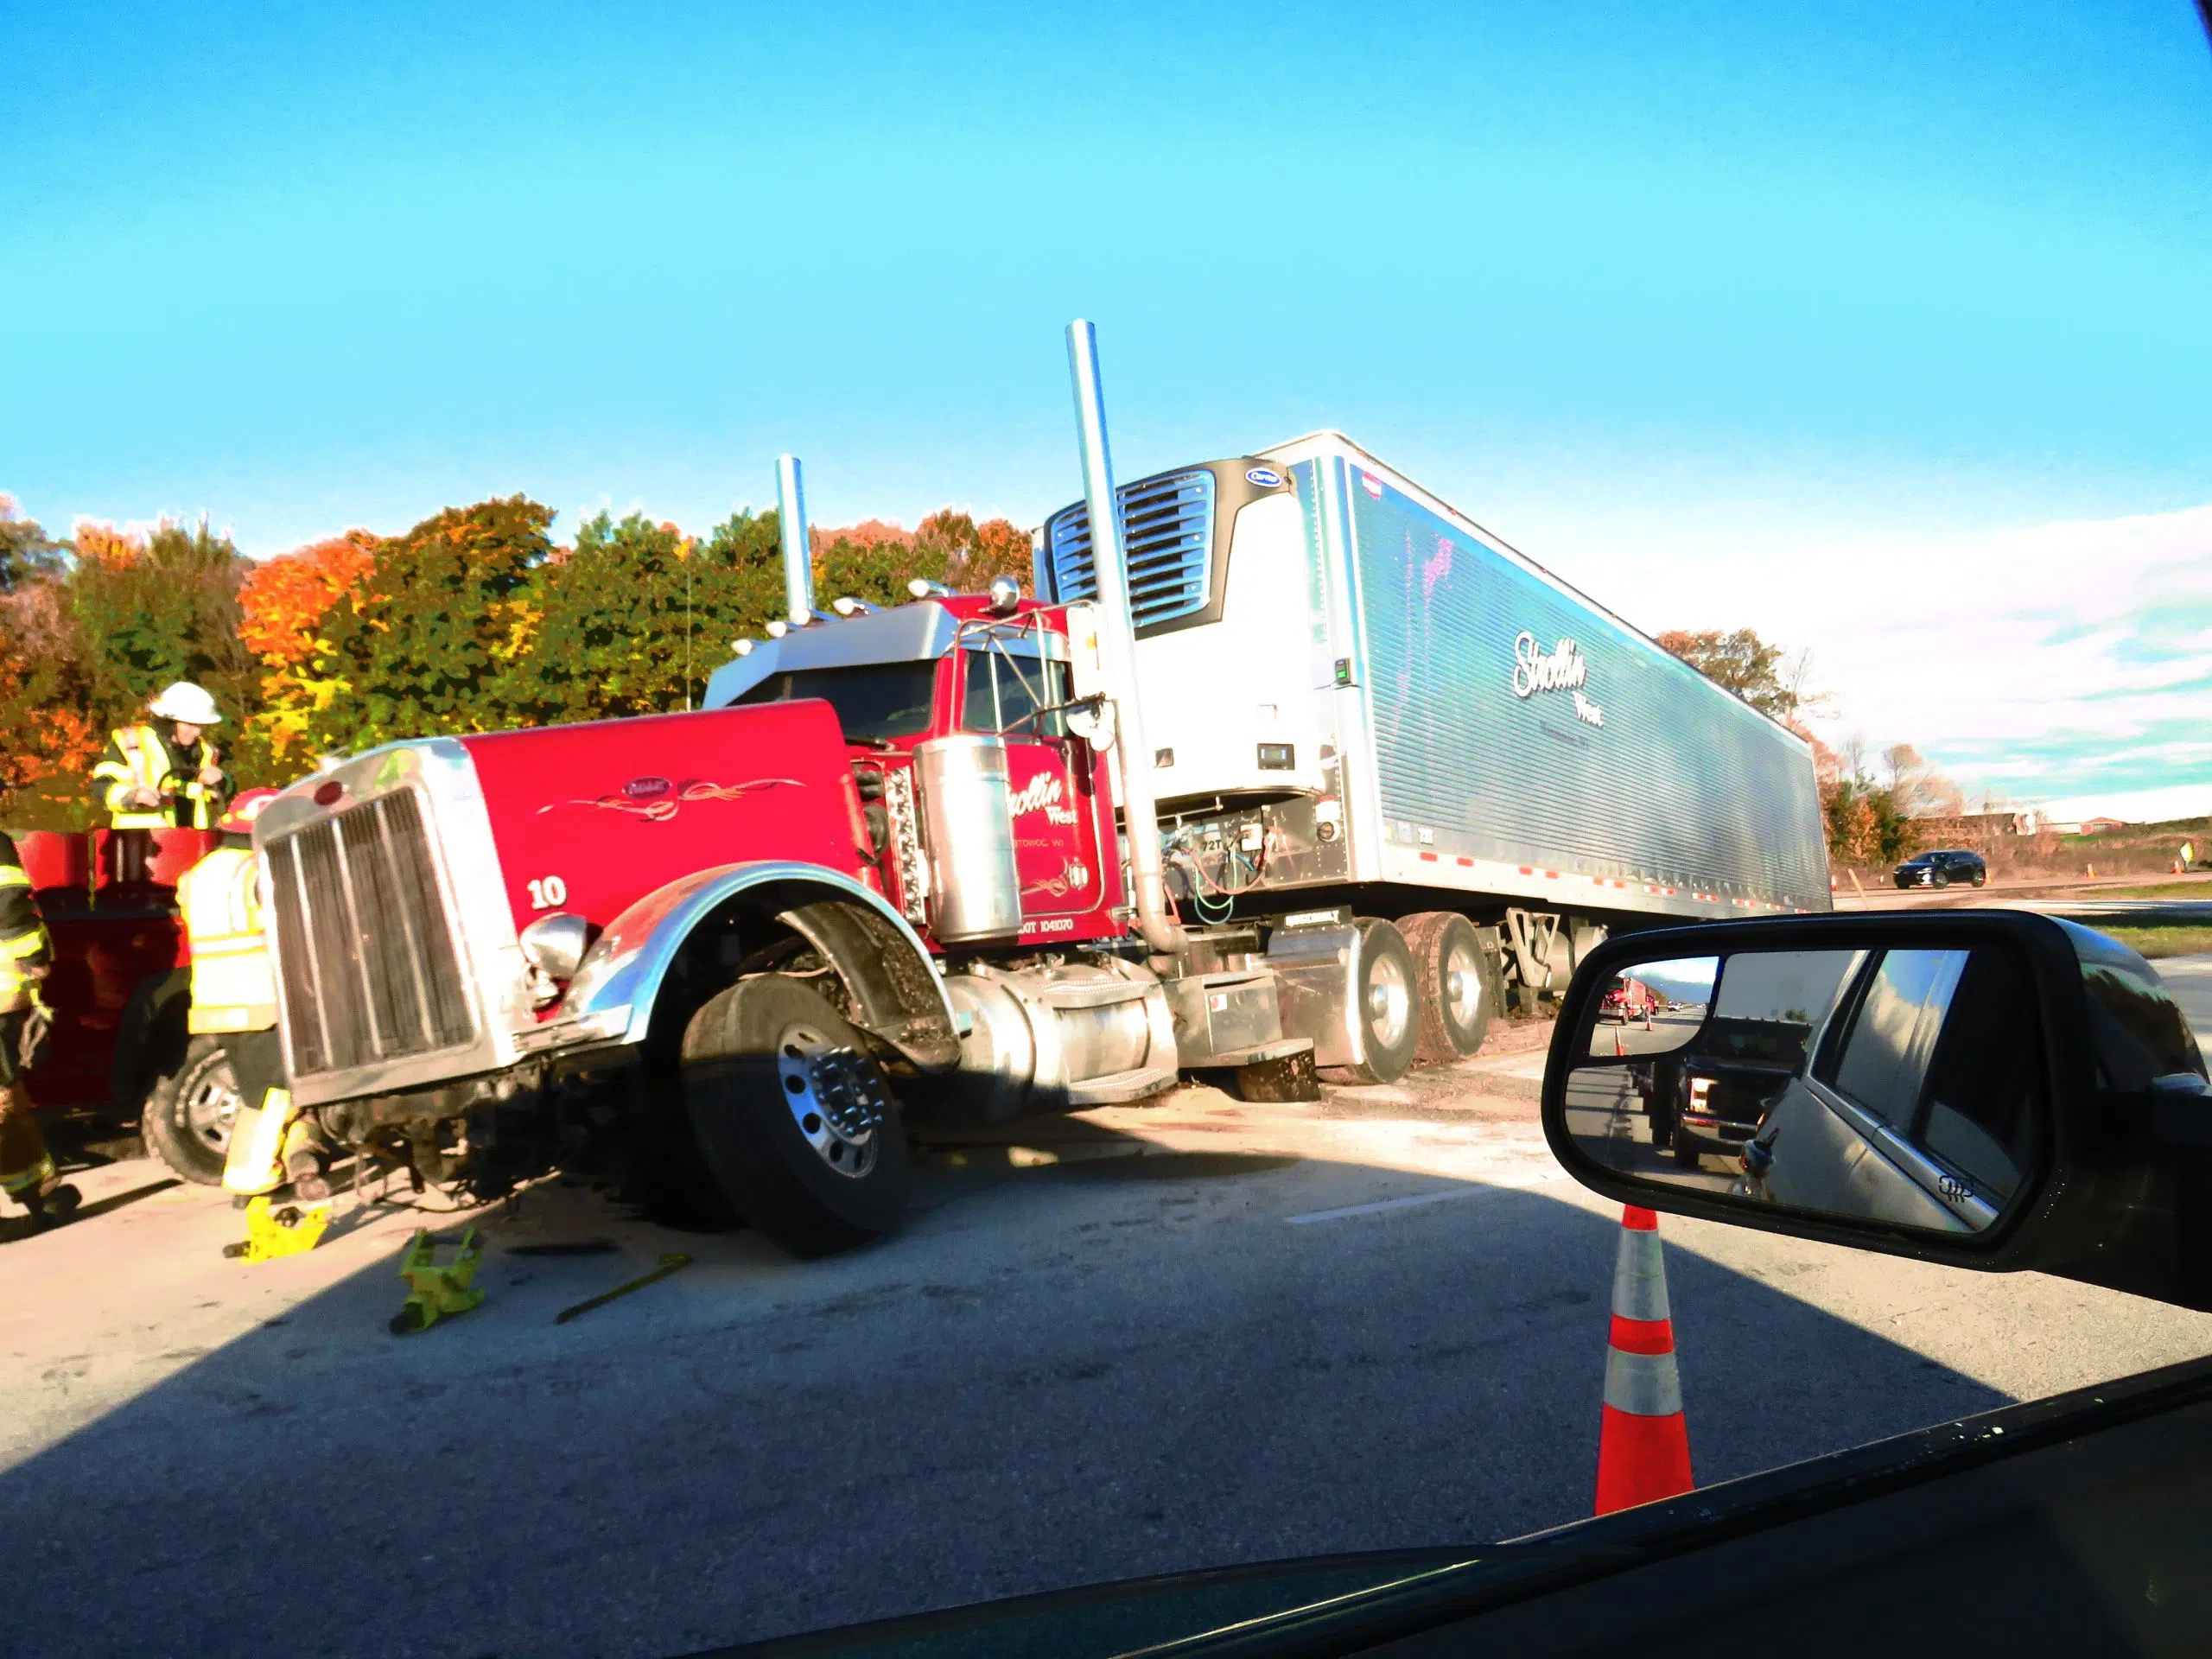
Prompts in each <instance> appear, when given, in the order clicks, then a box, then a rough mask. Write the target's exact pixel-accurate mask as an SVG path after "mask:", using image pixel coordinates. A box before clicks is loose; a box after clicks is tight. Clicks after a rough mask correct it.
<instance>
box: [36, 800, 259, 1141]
mask: <svg viewBox="0 0 2212 1659" xmlns="http://www.w3.org/2000/svg"><path fill="white" fill-rule="evenodd" d="M218 840H219V837H218V836H214V835H213V834H210V833H208V832H207V831H203V830H198V829H154V830H144V829H124V830H107V829H96V830H93V831H92V832H90V833H89V834H63V833H57V832H54V831H48V830H33V831H28V832H19V833H17V834H16V836H15V842H16V850H17V851H18V853H19V854H20V855H22V861H23V870H24V873H25V874H27V875H29V877H30V880H31V888H32V892H33V894H34V896H35V899H37V902H38V906H39V910H40V912H41V914H42V915H43V916H44V917H45V918H46V925H47V929H48V932H49V933H50V934H51V935H52V936H53V939H54V968H53V970H52V972H51V974H50V975H49V976H48V980H47V982H46V985H45V987H44V995H45V997H46V999H47V1001H48V1004H49V1005H50V1006H51V1007H53V1009H54V1016H55V1018H54V1041H53V1047H52V1051H51V1052H50V1053H49V1055H48V1058H47V1059H46V1061H45V1063H44V1064H43V1065H41V1066H40V1067H39V1069H38V1070H37V1071H35V1072H33V1073H32V1074H31V1075H30V1077H29V1079H28V1081H29V1085H30V1091H31V1098H32V1100H33V1102H34V1103H35V1104H36V1106H37V1108H38V1109H39V1112H40V1114H41V1116H43V1117H46V1118H48V1119H50V1120H54V1121H55V1122H67V1123H71V1124H73V1125H76V1126H79V1127H81V1128H86V1129H88V1130H90V1131H92V1132H93V1133H100V1132H114V1131H119V1130H121V1129H123V1128H126V1127H128V1126H129V1125H130V1123H131V1122H133V1121H134V1120H137V1121H138V1122H140V1124H141V1127H142V1128H143V1131H144V1135H145V1139H146V1144H147V1147H148V1148H149V1150H150V1151H151V1152H153V1153H154V1154H156V1156H158V1157H160V1158H161V1159H162V1160H163V1161H165V1162H166V1163H168V1165H169V1166H170V1167H172V1168H173V1169H175V1171H176V1172H177V1173H179V1174H181V1175H183V1176H186V1177H187V1178H188V1179H192V1180H195V1181H214V1180H218V1179H220V1178H221V1175H222V1171H223V1148H224V1145H225V1143H226V1140H227V1138H228V1136H229V1134H230V1125H231V1118H232V1115H233V1114H234V1113H235V1111H236V1110H237V1104H238V1103H237V1100H236V1097H235V1096H234V1095H233V1093H232V1090H231V1087H230V1081H229V1077H228V1072H227V1070H226V1069H224V1068H222V1067H220V1066H219V1065H213V1064H211V1059H212V1058H213V1048H212V1046H210V1045H202V1046H200V1050H199V1052H195V1053H194V1054H193V1055H192V1056H191V1058H192V1059H193V1060H194V1061H196V1062H197V1065H196V1067H195V1066H190V1065H188V1039H187V1037H186V1034H185V1012H186V1009H187V1007H188V1003H189V997H190V992H191V967H190V963H191V957H190V952H189V950H188V946H187V944H186V941H185V938H184V930H183V928H182V927H181V925H179V923H178V920H177V913H176V884H177V880H178V878H179V877H180V876H181V875H182V874H184V872H185V871H186V870H188V869H189V868H191V867H192V866H193V865H194V863H196V862H197V861H199V859H200V856H201V855H203V854H205V853H206V852H207V849H209V848H211V847H213V845H214V844H215V843H216V842H217V841H218ZM188 1073H190V1075H188Z"/></svg>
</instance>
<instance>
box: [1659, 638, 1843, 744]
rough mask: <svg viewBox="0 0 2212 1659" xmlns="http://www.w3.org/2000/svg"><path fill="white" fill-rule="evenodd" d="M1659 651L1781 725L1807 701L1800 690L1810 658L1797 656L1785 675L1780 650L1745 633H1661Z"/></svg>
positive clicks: (1779, 647)
mask: <svg viewBox="0 0 2212 1659" xmlns="http://www.w3.org/2000/svg"><path fill="white" fill-rule="evenodd" d="M1658 643H1659V645H1660V648H1661V649H1662V650H1663V651H1666V652H1670V653H1672V654H1673V655H1675V656H1676V657H1679V658H1681V659H1682V660H1683V661H1684V662H1686V663H1688V664H1689V665H1690V666H1691V667H1692V668H1694V669H1695V670H1697V671H1698V672H1699V673H1700V674H1702V675H1704V676H1705V677H1706V678H1707V679H1708V680H1711V681H1712V682H1713V683H1714V684H1715V685H1718V686H1722V687H1725V688H1726V690H1730V691H1732V692H1734V693H1735V694H1736V695H1737V696H1739V697H1741V698H1742V699H1743V700H1744V701H1745V702H1748V703H1750V704H1751V707H1752V708H1754V709H1758V711H1759V712H1760V713H1761V714H1763V715H1773V716H1774V718H1775V719H1777V720H1782V721H1787V720H1789V718H1790V717H1791V716H1793V715H1796V713H1797V712H1798V711H1799V710H1800V709H1802V708H1804V707H1805V706H1806V705H1807V704H1808V702H1811V701H1812V699H1811V698H1809V697H1808V696H1807V695H1806V691H1805V687H1804V685H1803V683H1802V682H1803V678H1804V671H1805V670H1806V669H1807V668H1808V667H1809V664H1810V659H1809V658H1803V657H1801V658H1799V661H1798V664H1796V667H1797V669H1798V671H1797V672H1796V673H1791V672H1789V671H1788V668H1787V667H1786V666H1785V664H1784V663H1783V656H1784V652H1783V648H1782V647H1781V646H1780V645H1769V644H1767V643H1766V641H1765V640H1764V639H1760V638H1759V637H1758V634H1756V633H1754V632H1751V629H1749V628H1738V629H1735V630H1734V631H1733V632H1721V631H1720V630H1719V629H1717V628H1715V629H1707V630H1706V631H1705V632H1699V633H1688V632H1682V631H1681V630H1680V629H1676V630H1674V631H1672V632H1667V633H1662V634H1661V635H1660V636H1659V640H1658Z"/></svg>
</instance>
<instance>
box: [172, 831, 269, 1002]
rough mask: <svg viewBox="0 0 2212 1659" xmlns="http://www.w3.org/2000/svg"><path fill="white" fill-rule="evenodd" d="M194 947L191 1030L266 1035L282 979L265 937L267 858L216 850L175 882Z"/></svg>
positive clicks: (249, 851)
mask: <svg viewBox="0 0 2212 1659" xmlns="http://www.w3.org/2000/svg"><path fill="white" fill-rule="evenodd" d="M176 898H177V903H178V905H179V906H181V908H182V909H183V911H184V931H185V937H186V938H188V939H190V940H191V942H192V1013H191V1014H190V1015H189V1017H188V1019H187V1020H186V1022H185V1023H186V1027H187V1028H188V1029H189V1030H191V1031H193V1032H195V1033H196V1032H203V1031H207V1032H223V1031H265V1030H267V1029H268V1028H269V1027H271V1026H273V1025H275V1024H276V1023H277V980H276V976H275V975H274V974H273V973H272V972H271V970H270V965H269V944H268V941H267V940H266V939H265V938H263V937H262V931H261V855H259V854H258V853H257V852H255V851H253V850H252V849H251V848H247V847H218V848H217V849H215V850H214V851H213V852H212V853H210V854H208V855H207V857H205V858H203V859H201V860H200V861H199V862H198V863H197V864H195V865H194V866H193V867H192V868H190V869H188V870H187V871H186V872H185V873H184V878H183V880H181V881H179V882H178V883H177V888H176Z"/></svg>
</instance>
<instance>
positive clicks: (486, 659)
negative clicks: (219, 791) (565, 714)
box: [311, 495, 553, 750]
mask: <svg viewBox="0 0 2212 1659" xmlns="http://www.w3.org/2000/svg"><path fill="white" fill-rule="evenodd" d="M552 522H553V512H552V510H551V509H550V508H549V507H543V506H540V505H538V504H537V502H535V501H531V500H529V499H526V498H524V497H523V496H519V495H513V496H508V497H505V499H495V500H490V501H480V502H478V503H477V504H476V505H474V506H468V507H448V508H447V509H446V510H445V511H444V512H441V513H439V514H437V515H436V516H435V518H426V519H424V520H423V522H422V523H421V524H417V525H416V526H415V527H414V529H412V530H410V531H408V532H407V533H406V534H405V535H404V536H394V537H388V538H386V539H385V540H384V541H382V542H379V543H378V544H377V548H376V563H375V568H374V569H373V571H372V573H371V574H370V575H369V576H368V578H367V581H366V583H365V588H364V590H363V591H361V592H359V593H358V594H351V595H348V596H347V597H346V599H344V600H342V601H340V603H339V604H338V605H337V606H335V607H333V609H332V612H331V613H330V615H329V617H328V618H327V620H326V626H327V635H326V638H327V639H328V641H329V653H328V660H327V662H326V663H323V664H319V665H318V666H319V667H320V668H321V669H322V670H323V671H326V672H327V673H328V674H329V675H330V676H331V677H334V679H336V680H337V681H338V682H339V683H340V692H339V694H338V695H337V696H334V698H333V699H332V701H331V703H330V706H329V708H328V709H326V710H324V711H322V713H321V715H319V716H318V718H317V720H316V721H315V724H314V726H313V727H312V728H311V731H312V734H313V736H314V738H315V741H316V744H317V747H320V748H321V749H324V750H329V749H339V750H358V749H364V748H369V747H374V746H375V745H377V744H378V743H387V742H390V741H392V740H393V739H395V738H402V737H429V736H435V735H440V734H458V733H463V732H485V731H497V730H499V729H501V728H505V727H509V726H515V725H519V724H522V723H524V722H526V721H529V720H530V719H531V718H532V717H533V715H534V714H535V709H534V707H533V700H532V698H531V696H530V695H529V685H528V676H527V674H526V673H525V672H524V671H522V670H521V669H519V668H518V664H521V663H522V662H523V661H524V659H525V658H527V657H528V655H529V653H530V650H531V644H532V641H533V639H534V638H535V635H536V631H537V621H538V612H537V609H536V608H535V607H533V605H532V603H531V597H532V595H531V588H532V585H533V579H534V578H535V577H536V575H537V572H538V571H539V569H540V568H541V567H542V566H543V565H544V564H545V563H546V562H547V560H548V559H549V558H550V556H551V554H552V552H553V543H552V540H551V538H550V537H549V536H548V534H547V531H548V530H549V528H550V525H551V524H552Z"/></svg>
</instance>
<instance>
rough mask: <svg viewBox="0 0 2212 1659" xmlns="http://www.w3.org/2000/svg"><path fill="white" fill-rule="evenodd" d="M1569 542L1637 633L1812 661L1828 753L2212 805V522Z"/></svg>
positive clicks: (1574, 576)
mask: <svg viewBox="0 0 2212 1659" xmlns="http://www.w3.org/2000/svg"><path fill="white" fill-rule="evenodd" d="M1567 529H1568V531H1569V534H1568V537H1567V540H1568V542H1569V543H1570V545H1569V547H1568V548H1567V549H1566V550H1563V551H1562V554H1561V556H1560V557H1559V558H1558V563H1557V566H1556V568H1558V569H1560V571H1561V573H1562V574H1563V575H1568V576H1569V578H1570V579H1571V580H1573V581H1575V582H1578V583H1579V584H1580V585H1583V586H1586V588H1588V589H1589V590H1590V591H1591V592H1592V593H1593V594H1596V595H1598V596H1599V597H1600V598H1602V599H1605V600H1607V601H1608V602H1611V603H1613V604H1615V605H1616V606H1617V607H1618V608H1619V609H1620V610H1622V612H1623V613H1624V614H1626V615H1628V616H1630V617H1631V618H1632V619H1634V620H1637V622H1638V623H1639V624H1641V625H1642V626H1647V627H1649V628H1652V629H1653V630H1655V631H1656V630H1658V629H1661V628H1665V627H1670V626H1676V627H1735V626H1750V627H1752V628H1755V629H1757V630H1758V632H1759V633H1760V634H1761V635H1762V636H1763V637H1764V638H1766V639H1770V640H1775V641H1780V642H1783V643H1784V644H1786V645H1789V646H1790V647H1792V648H1793V649H1794V648H1796V647H1799V646H1809V647H1810V648H1811V650H1812V652H1813V656H1814V671H1813V676H1812V680H1813V683H1814V684H1815V686H1816V687H1821V688H1825V689H1827V690H1829V691H1831V692H1832V693H1833V694H1834V703H1833V705H1832V706H1831V707H1830V708H1829V709H1827V711H1826V713H1825V714H1824V715H1821V716H1819V717H1818V718H1816V720H1815V725H1816V726H1817V727H1818V728H1821V731H1822V734H1823V735H1825V736H1827V737H1828V738H1829V739H1830V741H1840V739H1841V738H1843V737H1845V736H1847V735H1849V734H1859V735H1863V736H1864V737H1865V738H1866V741H1867V743H1868V746H1869V747H1870V748H1871V749H1872V750H1875V751H1878V750H1879V749H1880V748H1882V747H1885V746H1886V745H1888V744H1891V743H1895V742H1910V743H1912V744H1914V745H1915V746H1916V747H1918V748H1919V749H1920V750H1921V751H1922V752H1923V753H1926V754H1928V755H1929V756H1930V757H1931V758H1933V759H1936V760H1937V761H1938V763H1939V764H1947V765H1948V766H1950V767H1951V768H1952V769H1953V770H1954V772H1955V775H1956V777H1957V780H1958V781H1959V782H1960V783H1961V785H1965V786H1966V787H1967V791H1968V792H1969V793H1970V794H1973V793H1976V792H1979V791H1980V790H1982V789H1985V788H1988V787H1992V786H1994V787H1998V788H2001V789H2002V790H2004V791H2005V792H2007V793H2009V794H2012V795H2013V796H2015V797H2018V798H2034V797H2037V796H2056V795H2061V794H2078V793H2082V792H2084V791H2093V790H2095V789H2097V788H2098V787H2099V786H2100V785H2101V784H2104V783H2106V782H2107V780H2110V781H2111V782H2112V783H2113V785H2114V786H2115V787H2118V786H2120V782H2121V780H2120V779H2119V778H2118V777H2117V776H2116V775H2115V769H2119V770H2123V771H2124V770H2129V769H2132V770H2133V772H2135V774H2136V777H2135V779H2133V781H2134V782H2136V783H2138V784H2143V783H2147V782H2149V781H2151V780H2152V778H2154V777H2156V775H2157V773H2158V770H2159V769H2160V768H2171V770H2172V771H2173V772H2175V773H2176V774H2177V775H2175V776H2174V777H2173V779H2172V781H2173V783H2175V784H2182V783H2185V782H2186V783H2196V782H2202V783H2204V784H2206V785H2212V742H2206V743H2190V742H2183V741H2176V739H2177V735H2178V734H2177V730H2176V728H2177V726H2180V727H2182V728H2184V729H2186V728H2188V727H2192V726H2193V727H2197V728H2199V729H2202V726H2201V722H2203V721H2205V720H2206V718H2207V715H2208V714H2212V708H2208V701H2209V700H2208V696H2207V695H2206V693H2205V691H2204V690H2202V689H2201V688H2202V687H2203V686H2204V685H2205V684H2206V683H2207V681H2208V678H2212V628H2208V627H2207V626H2206V620H2207V618H2208V617H2212V505H2208V506H2202V507H2193V508H2190V509H2187V510H2185V511H2182V512H2168V513H2157V514H2145V515H2140V516H2137V517H2132V518H2113V519H2105V520H2095V521H2069V522H2063V523H2054V524H2039V525H2035V526H2032V527H2028V528H2012V529H1999V530H1986V531H1970V532H1958V533H1950V534H1942V535H1936V534H1930V535H1926V536H1913V535H1910V534H1907V535H1897V534H1882V535H1872V534H1849V533H1837V532H1835V531H1834V530H1832V529H1827V528H1823V527H1819V526H1804V527H1800V528H1798V529H1796V530H1795V531H1777V527H1776V526H1774V525H1773V524H1771V523H1770V524H1769V525H1768V526H1767V527H1765V528H1764V530H1752V529H1751V528H1749V527H1726V528H1724V529H1722V530H1721V531H1720V533H1719V535H1718V536H1715V535H1714V534H1713V533H1712V532H1713V526H1712V525H1710V524H1698V523H1696V522H1695V518H1694V515H1692V516H1690V517H1687V518H1676V519H1675V520H1674V521H1673V522H1671V523H1669V524H1663V525H1660V526H1657V527H1656V528H1655V526H1654V525H1652V524H1649V523H1648V522H1646V523H1640V524H1637V525H1635V526H1634V527H1633V530H1632V531H1631V530H1630V527H1628V526H1624V525H1620V524H1603V523H1600V522H1596V521H1590V520H1585V521H1581V522H1577V523H1573V524H1569V525H1568V526H1567ZM1623 548H1633V549H1635V552H1634V553H1632V554H1625V553H1623V552H1621V551H1619V550H1620V549H1623ZM1538 556H1539V557H1540V558H1541V557H1543V555H1542V554H1541V553H1539V555H1538ZM1655 573H1656V574H1657V575H1658V578H1659V581H1658V585H1657V586H1656V587H1655V583H1654V576H1655ZM1624 600H1625V601H1626V602H1624ZM2192 685H2194V686H2196V687H2198V688H2200V689H2196V690H2191V689H2190V688H2191V687H2192ZM2162 728H2163V729H2162Z"/></svg>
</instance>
